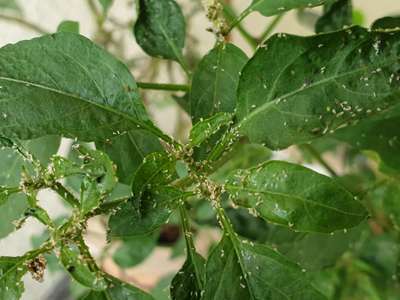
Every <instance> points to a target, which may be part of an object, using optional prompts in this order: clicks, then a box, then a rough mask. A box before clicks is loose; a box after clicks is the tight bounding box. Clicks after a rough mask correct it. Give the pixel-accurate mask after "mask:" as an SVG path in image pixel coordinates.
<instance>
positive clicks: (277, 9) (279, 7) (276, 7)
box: [245, 0, 326, 17]
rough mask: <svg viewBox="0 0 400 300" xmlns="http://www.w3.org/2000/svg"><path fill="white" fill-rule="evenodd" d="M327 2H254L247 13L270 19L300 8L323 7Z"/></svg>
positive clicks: (290, 0) (306, 0)
mask: <svg viewBox="0 0 400 300" xmlns="http://www.w3.org/2000/svg"><path fill="white" fill-rule="evenodd" d="M324 2H326V0H275V1H270V0H253V2H252V3H251V5H250V6H249V7H248V8H247V9H246V11H245V13H246V14H249V13H250V12H253V11H258V12H259V13H260V14H262V15H264V16H266V17H268V16H273V15H277V14H281V13H283V12H285V11H288V10H291V9H298V8H307V7H313V6H318V5H322V4H324Z"/></svg>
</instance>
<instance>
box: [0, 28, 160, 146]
mask: <svg viewBox="0 0 400 300" xmlns="http://www.w3.org/2000/svg"><path fill="white" fill-rule="evenodd" d="M15 61H19V62H22V61H23V63H19V64H17V66H16V65H15V64H14V63H12V62H15ZM35 70H41V71H40V72H36V71H35ZM0 87H1V88H0V111H1V112H2V115H3V119H2V122H1V125H0V134H1V135H4V136H8V137H19V138H21V139H30V138H34V137H40V136H43V135H48V134H58V135H64V136H67V137H78V138H79V139H81V140H84V141H93V140H103V139H105V138H107V137H110V136H113V134H114V133H115V132H117V131H119V132H123V131H125V130H130V129H132V128H136V127H141V128H144V129H147V130H149V131H151V132H154V133H155V134H157V135H160V132H159V130H157V129H156V128H155V127H154V125H152V123H151V122H150V121H149V119H148V116H147V114H146V112H145V109H144V107H143V104H142V103H141V102H140V100H139V94H138V91H137V88H136V83H135V81H134V79H133V78H132V76H131V74H130V72H129V70H128V69H127V68H126V67H125V66H124V65H123V64H122V63H121V62H119V61H118V60H116V59H115V58H114V57H112V56H111V55H110V54H108V53H107V52H105V51H104V50H103V49H102V48H100V47H98V46H97V45H95V44H94V43H92V42H91V41H89V40H88V39H86V38H85V37H83V36H80V35H77V34H72V33H66V32H60V33H56V34H53V35H48V36H43V37H40V38H35V39H32V40H29V41H23V42H19V43H17V44H14V45H8V46H5V47H3V48H1V49H0ZM66 116H68V117H66Z"/></svg>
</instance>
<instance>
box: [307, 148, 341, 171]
mask: <svg viewBox="0 0 400 300" xmlns="http://www.w3.org/2000/svg"><path fill="white" fill-rule="evenodd" d="M303 148H304V149H306V150H307V151H308V153H310V154H311V156H313V157H314V158H315V159H316V160H317V161H318V162H319V163H320V164H321V165H322V166H323V167H324V168H325V169H326V170H327V171H328V172H329V173H330V174H331V175H332V176H333V177H337V176H338V175H337V174H336V172H335V170H333V169H332V167H331V166H330V165H329V164H328V163H327V162H326V161H325V160H324V159H323V158H322V156H321V155H320V154H319V153H318V151H317V150H316V149H315V148H314V147H313V146H311V145H310V144H304V145H303Z"/></svg>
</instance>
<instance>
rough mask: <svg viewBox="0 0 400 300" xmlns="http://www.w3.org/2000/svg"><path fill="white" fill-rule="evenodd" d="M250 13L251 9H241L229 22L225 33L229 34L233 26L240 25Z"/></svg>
mask: <svg viewBox="0 0 400 300" xmlns="http://www.w3.org/2000/svg"><path fill="white" fill-rule="evenodd" d="M251 13H252V10H251V9H246V10H245V11H243V12H242V13H241V14H240V15H239V16H238V17H236V18H235V19H234V21H233V22H232V23H231V25H230V27H229V28H228V30H227V31H226V32H225V35H227V34H229V33H230V32H231V31H232V30H233V28H235V27H237V26H239V25H240V22H242V21H243V20H244V19H245V18H246V17H247V16H248V15H249V14H251Z"/></svg>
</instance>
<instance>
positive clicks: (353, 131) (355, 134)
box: [332, 117, 400, 171]
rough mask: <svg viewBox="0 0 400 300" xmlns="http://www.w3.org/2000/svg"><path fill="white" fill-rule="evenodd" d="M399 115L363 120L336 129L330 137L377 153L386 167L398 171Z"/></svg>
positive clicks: (399, 163) (399, 147) (399, 162)
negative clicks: (350, 125)
mask: <svg viewBox="0 0 400 300" xmlns="http://www.w3.org/2000/svg"><path fill="white" fill-rule="evenodd" d="M399 122H400V117H393V118H384V119H381V120H373V121H372V120H364V121H362V122H360V123H359V124H357V125H355V126H352V127H350V128H344V129H342V130H339V131H337V132H336V133H335V134H334V135H333V136H332V137H333V138H335V139H337V140H340V141H343V142H346V143H348V144H350V145H351V146H352V147H354V148H356V149H360V150H372V151H375V152H377V153H378V154H379V156H380V158H381V160H382V162H383V163H384V164H385V166H386V167H389V168H391V169H393V170H397V171H400V157H399V155H398V153H399V151H400V135H399V129H398V124H399Z"/></svg>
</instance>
